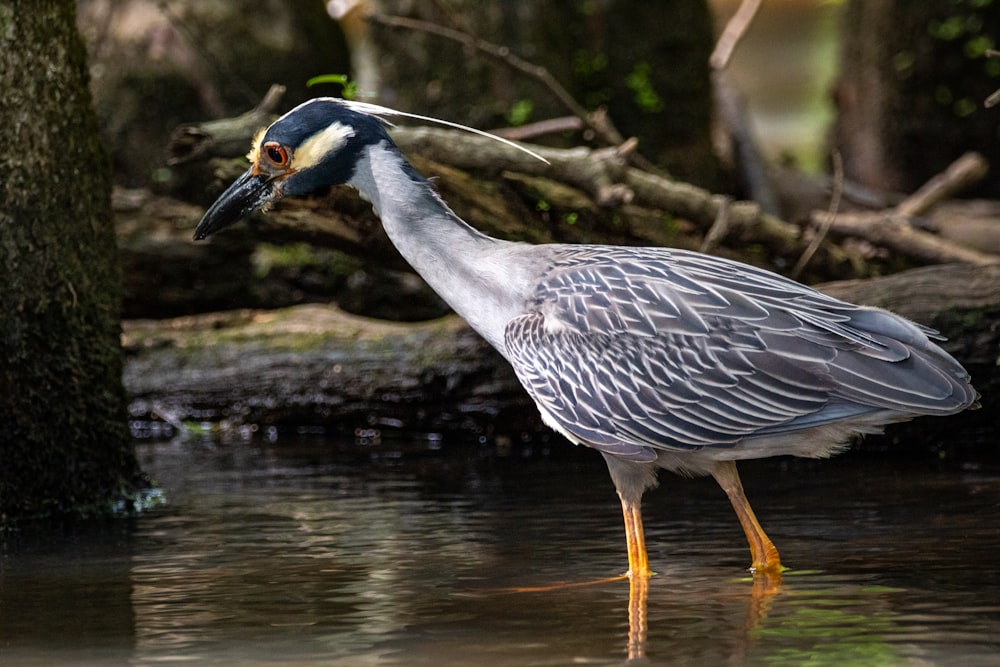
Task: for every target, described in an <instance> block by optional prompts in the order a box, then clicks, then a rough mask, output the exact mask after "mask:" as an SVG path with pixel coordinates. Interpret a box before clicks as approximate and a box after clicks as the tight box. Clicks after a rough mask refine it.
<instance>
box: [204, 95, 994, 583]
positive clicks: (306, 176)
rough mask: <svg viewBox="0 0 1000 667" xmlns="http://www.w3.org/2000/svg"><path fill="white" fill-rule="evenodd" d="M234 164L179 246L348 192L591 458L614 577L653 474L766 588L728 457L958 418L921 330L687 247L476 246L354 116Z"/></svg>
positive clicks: (643, 568) (817, 447)
mask: <svg viewBox="0 0 1000 667" xmlns="http://www.w3.org/2000/svg"><path fill="white" fill-rule="evenodd" d="M248 157H249V160H250V168H249V169H248V170H247V171H246V172H245V173H244V174H243V175H242V176H241V177H240V178H239V179H238V180H237V181H235V182H234V183H233V184H232V185H231V186H230V187H229V188H228V189H227V190H226V191H225V192H224V193H223V194H222V195H221V196H220V197H219V198H218V200H217V201H216V202H215V203H214V204H213V205H212V206H211V208H209V210H208V211H207V212H206V213H205V216H204V218H203V219H202V220H201V222H200V223H199V224H198V227H197V229H196V231H195V238H196V239H203V238H205V237H207V236H208V235H209V234H212V233H214V232H216V231H219V230H220V229H222V228H224V227H226V226H228V225H230V224H232V223H234V222H236V221H238V220H240V219H241V218H243V217H245V216H246V215H248V214H249V213H250V212H252V211H254V210H256V209H258V208H261V207H264V206H266V205H267V204H268V203H270V202H273V201H275V200H277V199H280V198H281V197H286V196H295V195H305V194H308V193H310V192H313V191H315V190H318V189H320V188H324V187H327V186H331V185H335V184H342V183H346V184H348V185H351V186H353V187H355V188H357V190H358V191H359V192H360V194H361V195H362V196H363V197H364V198H365V199H367V200H368V201H370V202H371V204H372V205H373V207H374V208H375V211H376V212H377V214H378V215H379V217H380V218H381V220H382V224H383V225H384V227H385V231H386V233H387V235H388V236H389V238H390V240H391V241H392V243H393V244H394V245H395V246H396V248H397V249H398V250H399V252H400V253H401V254H402V256H403V257H404V258H405V259H406V260H407V261H408V262H409V263H410V264H411V265H412V267H413V268H414V269H415V270H416V271H417V273H419V274H420V275H421V276H422V277H423V278H424V280H426V282H427V283H428V284H429V285H430V286H431V287H432V288H433V289H434V290H435V291H436V292H437V293H438V294H439V295H441V296H442V297H443V298H444V300H445V301H446V302H447V303H448V304H449V305H450V306H451V307H452V308H453V309H454V311H455V312H456V313H458V314H459V315H460V316H461V317H463V318H465V320H466V321H467V322H468V323H469V324H470V325H471V326H472V328H473V329H475V330H476V331H477V332H478V333H479V334H480V335H481V336H482V337H483V338H484V339H485V340H486V341H488V342H489V343H490V344H491V345H492V346H493V347H494V348H496V349H497V350H498V351H499V352H500V354H501V355H503V356H504V357H505V358H506V359H507V361H509V362H510V364H511V365H512V366H513V368H514V371H515V372H516V375H517V377H518V379H519V380H520V381H521V383H522V384H523V385H524V388H525V389H526V390H527V391H528V393H529V394H530V395H531V397H532V398H533V399H534V400H535V402H536V404H537V405H538V409H539V411H540V412H541V416H542V419H543V420H544V422H545V423H546V424H548V425H549V426H550V427H552V428H553V429H554V430H556V431H558V432H559V433H561V434H562V435H564V436H565V437H566V438H567V439H569V440H570V441H571V442H573V443H577V444H581V445H586V446H588V447H592V448H594V449H596V450H598V451H599V452H600V453H601V454H602V455H603V457H604V459H605V461H606V462H607V465H608V469H609V471H610V473H611V478H612V480H613V482H614V485H615V488H616V490H617V492H618V496H619V498H620V501H621V506H622V513H623V515H624V519H625V534H626V543H627V547H628V561H629V570H628V573H629V575H630V577H632V578H633V579H635V578H637V577H648V576H649V575H650V572H651V570H650V566H649V560H648V557H647V553H646V545H645V538H644V536H643V525H642V514H641V509H640V503H641V499H642V495H643V493H644V492H645V491H646V490H647V489H649V488H651V487H653V486H655V485H656V483H657V482H656V477H657V472H658V470H659V469H661V468H663V469H667V470H671V471H674V472H679V473H682V474H690V475H712V476H713V477H714V478H715V480H716V481H717V482H718V483H719V485H720V486H721V487H722V489H723V490H724V491H725V493H726V495H727V496H728V497H729V500H730V502H731V503H732V506H733V508H734V509H735V511H736V514H737V516H738V518H739V521H740V524H741V526H742V528H743V530H744V532H745V534H746V537H747V541H748V542H749V545H750V550H751V558H752V561H751V568H752V569H753V570H754V571H755V572H761V573H778V572H780V570H781V568H782V566H781V561H780V558H779V556H778V551H777V549H776V548H775V547H774V544H773V543H772V542H771V540H770V539H769V538H768V537H767V535H766V533H765V532H764V531H763V529H762V528H761V527H760V524H759V523H758V521H757V518H756V517H755V516H754V513H753V510H752V509H751V507H750V503H749V502H748V501H747V498H746V496H745V495H744V491H743V488H742V484H741V482H740V478H739V474H738V472H737V469H736V461H739V460H742V459H755V458H765V457H771V456H779V455H792V456H801V457H813V458H818V457H827V456H830V455H832V454H835V453H837V452H839V451H841V450H842V449H844V448H845V446H846V443H848V441H849V439H850V438H851V437H852V436H853V435H855V434H860V433H871V432H877V431H880V430H881V429H882V427H883V426H885V425H886V424H889V423H891V422H898V421H903V420H908V419H911V418H913V417H916V416H920V415H950V414H953V413H956V412H959V411H961V410H964V409H966V408H968V407H970V406H973V405H974V404H975V403H976V400H977V394H976V392H975V390H974V389H973V388H972V386H971V384H970V380H969V375H968V373H967V372H966V371H965V370H964V369H963V368H962V366H961V365H960V364H959V363H958V362H957V361H956V360H955V359H954V358H952V356H950V355H949V354H948V353H947V352H945V351H944V350H943V349H941V348H940V347H939V346H938V345H937V344H936V343H934V342H933V340H932V339H934V338H936V337H938V336H937V334H936V332H934V331H933V330H931V329H928V328H926V327H922V326H920V325H917V324H914V323H912V322H910V321H908V320H906V319H904V318H902V317H899V316H897V315H894V314H892V313H889V312H887V311H885V310H880V309H877V308H871V307H865V306H859V305H854V304H851V303H846V302H843V301H840V300H837V299H834V298H832V297H829V296H826V295H824V294H822V293H820V292H818V291H816V290H813V289H811V288H809V287H806V286H804V285H802V284H799V283H797V282H795V281H792V280H789V279H786V278H784V277H781V276H779V275H777V274H775V273H771V272H769V271H765V270H762V269H759V268H755V267H753V266H749V265H746V264H742V263H739V262H735V261H731V260H727V259H722V258H719V257H714V256H709V255H705V254H700V253H696V252H689V251H683V250H677V249H669V248H640V247H623V246H610V245H573V244H545V245H532V244H527V243H519V242H511V241H505V240H500V239H496V238H492V237H490V236H487V235H485V234H483V233H481V232H479V231H477V230H476V229H474V228H472V227H471V226H470V225H468V224H467V223H466V222H464V221H463V220H462V219H461V218H459V217H458V216H457V215H455V213H453V212H452V211H451V209H450V208H449V207H448V206H447V204H446V203H445V202H444V201H442V199H441V198H440V197H439V196H438V195H437V194H436V193H435V192H434V190H433V189H432V188H431V186H430V184H429V183H428V182H427V181H426V180H425V179H424V178H423V177H422V176H421V175H420V174H418V173H417V171H416V170H415V169H414V168H413V167H412V166H411V165H410V163H409V162H407V160H406V158H405V157H404V156H403V155H402V154H401V153H400V151H399V150H398V148H397V147H396V145H395V144H394V143H393V141H392V139H391V138H390V137H389V135H388V133H387V132H386V130H385V127H384V125H383V122H382V120H381V119H380V118H379V117H378V116H377V115H376V114H373V113H370V112H369V109H368V108H367V107H365V106H364V105H357V104H352V103H349V102H344V101H341V100H337V99H333V98H318V99H313V100H310V101H308V102H305V103H303V104H301V105H299V106H298V107H296V108H294V109H292V110H291V111H289V112H288V113H286V114H285V115H283V116H282V117H280V118H279V119H278V120H276V121H275V122H274V123H273V124H271V125H270V126H269V127H267V128H266V129H265V130H263V131H262V132H261V133H259V134H258V136H257V138H256V139H255V140H254V142H253V146H252V149H251V151H250V154H249V156H248ZM938 338H939V337H938Z"/></svg>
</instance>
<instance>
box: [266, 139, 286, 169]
mask: <svg viewBox="0 0 1000 667" xmlns="http://www.w3.org/2000/svg"><path fill="white" fill-rule="evenodd" d="M264 155H266V156H267V159H268V160H270V161H271V162H273V163H274V164H276V165H278V166H279V167H286V166H288V151H286V150H285V147H284V146H282V145H281V144H279V143H278V142H276V141H269V142H267V143H266V144H264Z"/></svg>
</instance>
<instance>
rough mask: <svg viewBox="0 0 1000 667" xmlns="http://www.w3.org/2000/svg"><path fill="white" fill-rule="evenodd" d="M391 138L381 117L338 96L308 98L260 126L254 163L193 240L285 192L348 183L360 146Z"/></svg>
mask: <svg viewBox="0 0 1000 667" xmlns="http://www.w3.org/2000/svg"><path fill="white" fill-rule="evenodd" d="M383 140H386V141H388V140H389V139H388V135H387V134H386V133H385V130H384V128H383V127H382V124H381V121H380V120H379V119H378V118H377V117H375V116H373V115H370V114H366V113H361V112H358V111H355V110H353V109H350V108H348V106H347V105H346V104H344V103H343V102H341V101H340V100H337V99H334V98H329V97H327V98H318V99H313V100H309V101H308V102H305V103H303V104H300V105H299V106H297V107H295V108H294V109H292V110H291V111H289V112H288V113H286V114H285V115H284V116H282V117H281V118H279V119H278V120H276V121H274V123H272V124H271V125H270V126H269V127H267V128H265V129H263V130H261V131H260V132H259V133H258V134H257V136H256V137H255V138H254V141H253V147H252V148H251V149H250V153H249V154H248V155H247V159H248V160H250V168H249V169H247V170H246V172H244V173H243V175H242V176H240V177H239V178H238V179H236V181H235V182H234V183H233V184H232V185H230V186H229V187H228V188H227V189H226V191H225V192H223V193H222V194H221V195H220V196H219V198H218V199H217V200H216V201H215V203H214V204H212V206H211V207H210V208H209V209H208V211H207V212H206V213H205V215H204V217H203V218H202V219H201V222H199V223H198V227H197V228H196V229H195V232H194V238H195V240H200V239H204V238H205V237H207V236H208V235H209V234H213V233H215V232H217V231H219V230H220V229H223V228H225V227H228V226H229V225H231V224H233V223H235V222H238V221H240V220H242V219H243V218H244V217H246V216H247V215H249V214H250V213H252V212H253V211H255V210H257V209H259V208H264V207H266V206H267V205H268V204H270V203H271V202H274V201H277V200H278V199H281V198H282V197H284V196H287V195H304V194H309V193H310V192H314V191H316V190H319V189H321V188H324V187H329V186H331V185H338V184H340V183H345V182H347V181H348V180H349V179H350V178H351V176H352V175H353V174H354V168H355V165H356V164H357V161H358V158H359V157H360V155H361V150H362V149H363V148H364V147H365V146H367V145H371V144H374V143H378V142H380V141H383Z"/></svg>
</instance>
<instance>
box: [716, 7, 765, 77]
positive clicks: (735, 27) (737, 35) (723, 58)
mask: <svg viewBox="0 0 1000 667" xmlns="http://www.w3.org/2000/svg"><path fill="white" fill-rule="evenodd" d="M761 1H762V0H743V2H741V3H740V6H739V8H738V9H737V10H736V13H735V14H733V16H732V18H730V19H729V21H728V22H727V23H726V27H725V28H724V29H723V30H722V34H721V35H719V40H718V41H717V42H716V43H715V49H713V50H712V55H711V56H709V58H708V64H709V65H711V66H712V69H715V70H720V69H723V68H725V66H726V65H728V64H729V59H730V58H731V57H732V56H733V51H734V50H735V49H736V45H737V44H739V42H740V40H741V39H743V35H745V34H746V32H747V29H748V28H749V27H750V24H751V23H752V22H753V17H754V16H756V15H757V10H758V9H760V5H761Z"/></svg>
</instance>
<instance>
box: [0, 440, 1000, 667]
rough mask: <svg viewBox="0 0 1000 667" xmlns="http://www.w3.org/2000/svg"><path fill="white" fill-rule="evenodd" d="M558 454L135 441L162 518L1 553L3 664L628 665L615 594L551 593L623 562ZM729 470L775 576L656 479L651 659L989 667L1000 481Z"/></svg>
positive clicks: (666, 480)
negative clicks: (753, 514) (776, 582)
mask: <svg viewBox="0 0 1000 667" xmlns="http://www.w3.org/2000/svg"><path fill="white" fill-rule="evenodd" d="M553 447H557V449H555V450H553V452H552V453H551V455H548V456H546V455H543V454H544V452H539V451H534V452H531V453H532V454H533V455H531V456H527V455H526V454H527V453H528V452H526V451H525V450H518V449H516V448H515V450H514V451H513V454H512V455H510V456H498V455H497V452H496V450H495V449H493V448H487V447H485V446H483V445H479V444H477V443H474V442H446V443H441V442H440V441H427V440H413V441H400V442H391V441H390V442H376V443H371V442H368V444H359V443H358V442H355V441H353V440H350V441H338V440H335V439H323V438H314V439H311V440H301V439H296V440H294V441H285V440H283V439H280V438H279V439H278V441H277V442H274V443H260V442H255V443H245V442H238V443H233V444H218V443H212V442H210V441H197V442H192V441H181V440H178V441H175V442H170V443H160V444H139V445H138V452H139V455H140V458H141V461H142V465H143V467H144V468H145V470H147V471H148V472H149V473H150V474H151V475H152V476H153V477H154V479H155V480H156V481H157V482H158V483H159V484H160V486H161V488H162V489H163V490H164V493H165V496H166V498H167V499H168V502H167V503H166V504H165V505H163V506H161V507H159V508H157V509H155V510H153V511H151V512H148V513H146V514H144V515H142V516H140V517H138V518H136V519H134V520H130V521H119V522H110V523H103V524H100V525H96V526H95V525H90V526H64V527H61V528H58V529H55V530H52V529H49V530H47V531H46V532H45V534H39V531H38V530H37V529H30V530H29V529H25V530H23V531H21V532H20V533H18V534H15V535H13V536H11V537H10V538H9V540H8V541H7V543H6V545H5V546H4V547H3V555H2V559H0V615H2V619H3V622H2V623H0V664H4V665H6V664H12V665H15V664H16V665H40V664H67V665H88V664H93V665H97V664H101V665H109V664H110V665H113V664H129V665H153V664H197V665H213V664H218V665H230V664H260V665H264V664H286V665H293V664H294V665H310V664H315V665H366V664H380V665H470V664H489V665H568V664H585V665H591V664H596V665H617V664H622V663H624V662H625V659H626V646H627V642H628V639H629V615H628V605H629V586H628V583H627V582H626V581H621V580H619V581H610V582H605V583H602V584H594V585H587V586H566V587H555V588H552V586H553V585H554V584H558V583H559V582H566V583H580V582H586V581H590V580H596V579H600V578H604V577H608V576H610V575H615V574H618V573H620V572H622V571H623V570H624V568H625V560H626V559H625V550H624V539H623V534H622V527H621V511H620V508H619V505H618V502H617V499H616V497H615V495H614V491H613V488H612V486H611V483H610V481H609V479H608V477H607V472H606V470H605V469H604V466H603V462H602V460H601V459H600V457H599V456H598V455H596V454H595V453H593V452H590V451H587V450H584V449H579V448H573V447H570V446H568V445H558V446H557V445H553ZM743 470H744V483H745V486H746V488H747V493H748V495H749V497H750V499H751V501H752V502H753V503H754V506H755V508H756V510H757V514H758V516H759V517H760V519H761V521H762V523H763V525H764V526H765V528H766V529H767V530H768V532H769V533H770V535H771V537H772V539H773V540H774V542H775V543H776V544H777V546H778V547H779V549H781V551H782V557H783V561H784V562H785V564H786V565H788V566H789V567H790V568H792V569H791V570H790V571H789V572H787V573H786V574H785V576H784V578H783V580H782V582H781V585H780V586H779V587H776V589H775V590H770V591H765V592H761V591H760V590H758V589H757V588H755V587H754V585H753V583H752V581H751V579H750V578H749V577H748V575H747V574H746V572H745V567H746V566H747V564H748V559H749V555H748V551H747V548H746V544H745V541H744V538H743V535H742V532H741V531H740V528H739V525H738V523H737V521H736V518H735V516H734V515H733V513H732V510H731V509H730V507H729V505H728V502H727V501H726V499H725V496H724V495H723V494H722V492H721V491H720V490H719V489H718V488H716V487H715V486H714V483H713V482H712V481H711V480H710V479H698V480H686V479H681V478H678V477H674V476H672V475H669V474H665V475H664V476H663V485H662V486H661V488H660V489H658V490H656V491H653V492H651V493H649V494H648V495H647V502H646V504H645V506H644V507H645V515H646V530H647V541H648V545H649V549H650V560H651V563H652V566H653V568H654V569H655V570H656V571H657V573H658V574H657V576H656V577H654V578H653V579H652V580H651V583H650V589H649V594H648V595H649V597H648V606H647V609H646V621H647V623H646V627H647V636H646V641H645V645H644V648H645V656H646V661H647V664H670V665H677V664H681V665H684V664H697V665H701V664H762V665H763V664H767V665H771V664H777V665H782V664H788V665H802V664H812V665H844V664H871V665H887V664H889V665H927V664H932V665H934V664H942V665H944V664H963V665H987V664H997V663H998V660H1000V653H998V651H1000V639H998V638H1000V530H998V528H997V516H998V508H1000V474H998V470H997V468H996V467H994V466H991V465H966V466H964V467H958V468H956V467H954V466H949V465H938V464H930V463H925V464H900V463H898V462H884V461H872V460H869V459H866V458H862V457H857V456H850V455H848V456H847V457H842V458H840V459H835V460H833V461H824V462H806V461H795V462H789V461H762V462H754V463H751V464H749V465H744V466H743ZM532 587H538V588H543V589H546V590H534V591H525V590H521V589H526V588H532Z"/></svg>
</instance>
